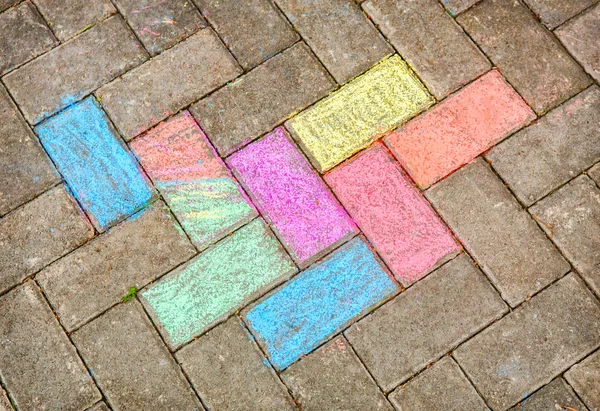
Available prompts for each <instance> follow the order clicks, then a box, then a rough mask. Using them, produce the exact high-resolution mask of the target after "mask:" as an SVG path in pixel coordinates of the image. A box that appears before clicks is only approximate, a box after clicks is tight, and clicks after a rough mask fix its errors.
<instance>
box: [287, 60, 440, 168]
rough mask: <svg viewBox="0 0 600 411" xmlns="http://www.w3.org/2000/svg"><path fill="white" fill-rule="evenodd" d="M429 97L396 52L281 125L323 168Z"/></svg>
mask: <svg viewBox="0 0 600 411" xmlns="http://www.w3.org/2000/svg"><path fill="white" fill-rule="evenodd" d="M433 102H434V100H433V98H432V97H431V95H430V94H429V93H428V91H427V89H426V88H425V86H423V84H421V82H420V81H419V80H418V78H417V77H416V76H415V74H414V73H413V72H412V71H411V70H410V68H409V67H408V65H407V64H406V63H405V62H404V61H402V59H401V58H400V57H399V56H397V55H394V56H392V57H390V58H388V59H386V60H384V61H383V62H381V63H379V64H378V65H376V66H375V67H373V68H372V69H371V70H369V71H368V72H366V73H365V74H363V75H362V76H359V77H357V78H356V79H354V80H352V81H351V82H350V83H348V84H347V85H345V86H343V87H342V88H341V89H340V90H338V91H337V92H335V93H333V94H332V95H331V96H329V97H327V98H326V99H324V100H322V101H320V102H318V103H317V104H315V105H314V106H313V107H311V108H309V109H308V110H306V111H304V112H302V113H300V114H299V115H297V116H296V117H294V118H292V119H291V120H289V121H287V122H286V124H285V125H286V128H287V129H288V130H289V131H290V132H291V134H292V135H293V136H294V138H295V139H296V140H297V141H298V142H299V144H300V146H301V147H302V148H303V149H304V150H305V152H306V153H307V155H308V156H309V158H310V160H311V162H312V163H313V165H314V166H315V167H316V168H317V169H318V170H319V171H321V172H323V171H326V170H329V169H330V168H332V167H334V166H336V165H337V164H339V163H341V162H342V161H344V160H345V159H347V158H348V157H350V156H351V155H352V154H354V153H356V152H358V151H359V150H361V149H363V148H365V147H366V146H368V145H369V144H370V143H372V142H373V141H374V140H376V139H377V138H378V137H380V136H382V135H383V134H385V133H387V132H389V131H390V130H392V129H394V128H395V127H397V126H398V125H400V124H402V123H403V122H404V121H406V120H408V119H409V118H411V117H413V116H415V115H416V114H418V113H419V112H421V111H422V110H424V109H426V108H427V107H429V106H430V105H431V104H433Z"/></svg>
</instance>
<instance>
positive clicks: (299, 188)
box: [228, 128, 358, 266]
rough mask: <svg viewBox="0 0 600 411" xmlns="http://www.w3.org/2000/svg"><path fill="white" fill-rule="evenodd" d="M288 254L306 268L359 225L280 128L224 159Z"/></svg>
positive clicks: (347, 236)
mask: <svg viewBox="0 0 600 411" xmlns="http://www.w3.org/2000/svg"><path fill="white" fill-rule="evenodd" d="M228 163H229V165H230V166H231V167H232V168H233V171H234V173H235V174H236V176H237V177H238V178H239V180H240V181H241V182H242V184H244V186H245V187H247V189H248V192H249V194H250V195H251V196H252V197H253V199H254V201H255V203H256V204H257V206H258V208H259V209H260V211H261V214H262V215H263V216H264V217H265V218H266V219H267V221H269V222H270V223H271V225H272V226H273V229H274V231H275V234H276V235H277V236H278V237H279V238H280V239H281V242H282V243H283V245H284V246H285V247H286V248H287V250H288V251H289V252H290V255H291V256H292V258H293V259H294V261H296V262H297V263H298V264H299V265H300V266H307V265H309V264H310V263H312V262H313V261H315V260H316V259H318V258H319V257H322V256H323V255H324V254H326V253H327V252H329V251H330V250H332V249H333V248H335V247H336V245H339V244H341V243H342V242H344V241H346V240H347V239H348V238H349V237H351V236H353V235H354V234H356V233H357V231H358V229H357V228H356V225H355V224H354V223H353V222H352V220H351V219H350V217H349V216H348V214H347V213H346V211H345V210H344V209H343V207H342V206H341V205H340V203H339V202H338V201H337V200H336V199H335V197H334V196H333V195H332V194H331V192H330V191H329V190H328V189H327V186H326V185H325V183H323V180H321V178H320V177H319V175H318V174H317V173H316V172H315V171H314V170H313V169H312V167H311V166H310V164H309V163H308V161H306V159H305V158H304V157H303V156H302V154H300V152H299V151H298V149H297V148H296V146H294V144H293V143H291V142H290V140H289V139H288V137H287V136H286V134H285V132H284V130H283V128H278V129H276V130H275V131H274V132H273V133H271V134H269V135H267V136H265V137H263V138H262V139H260V140H258V141H256V142H254V143H252V144H250V145H249V146H247V147H245V148H243V149H242V150H241V151H238V152H237V153H235V154H234V155H232V156H231V157H229V160H228Z"/></svg>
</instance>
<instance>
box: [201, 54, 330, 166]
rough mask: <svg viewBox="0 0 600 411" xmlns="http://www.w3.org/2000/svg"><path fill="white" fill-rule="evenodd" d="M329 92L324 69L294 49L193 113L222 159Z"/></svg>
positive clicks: (206, 102)
mask: <svg viewBox="0 0 600 411" xmlns="http://www.w3.org/2000/svg"><path fill="white" fill-rule="evenodd" d="M334 87H335V82H334V81H333V79H332V78H331V77H330V76H329V74H327V72H326V71H325V69H324V68H323V66H321V64H320V63H319V61H318V60H317V59H316V58H315V56H314V55H313V54H312V53H311V52H310V51H309V49H308V48H307V47H306V45H305V44H303V43H299V44H296V45H295V46H293V47H291V48H289V49H287V50H286V51H284V52H283V53H281V54H279V55H277V56H275V57H273V58H272V59H269V60H268V61H267V62H265V63H264V64H262V65H260V66H259V67H256V68H255V69H254V70H252V71H251V72H249V73H248V74H245V75H244V76H242V77H241V78H240V79H238V80H237V81H235V82H233V83H231V84H228V85H227V86H226V87H223V88H222V89H220V90H218V91H216V92H215V93H213V94H211V95H210V96H209V97H207V98H205V99H203V100H201V101H200V102H199V103H197V104H196V105H194V106H192V113H193V114H194V117H195V118H196V120H198V122H199V123H200V127H202V130H204V131H205V132H206V134H207V136H208V138H209V139H210V141H211V142H212V143H213V145H214V146H215V148H216V149H217V151H218V152H219V154H221V155H222V156H226V155H228V154H230V153H231V152H232V151H233V150H234V149H236V148H237V147H240V146H242V145H244V144H247V143H249V142H250V141H252V140H253V139H255V138H256V137H258V136H260V135H261V134H264V133H266V132H267V131H270V130H271V129H273V128H274V127H275V126H276V125H278V124H279V123H281V122H282V121H284V120H285V119H287V118H288V117H289V116H291V115H292V114H294V113H295V112H298V111H300V110H302V109H304V108H305V107H307V106H309V105H310V104H312V103H314V102H315V101H316V100H318V99H320V98H321V97H324V96H326V95H327V94H328V93H329V92H330V91H332V90H333V89H334Z"/></svg>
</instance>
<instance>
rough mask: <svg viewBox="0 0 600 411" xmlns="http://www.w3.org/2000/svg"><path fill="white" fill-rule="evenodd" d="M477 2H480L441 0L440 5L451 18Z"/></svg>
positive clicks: (477, 0) (475, 0)
mask: <svg viewBox="0 0 600 411" xmlns="http://www.w3.org/2000/svg"><path fill="white" fill-rule="evenodd" d="M479 1H480V0H442V4H443V5H444V7H446V10H448V12H449V13H450V14H451V15H452V16H456V15H457V14H459V13H462V12H463V11H465V10H466V9H468V8H469V7H471V6H473V5H474V4H476V3H478V2H479Z"/></svg>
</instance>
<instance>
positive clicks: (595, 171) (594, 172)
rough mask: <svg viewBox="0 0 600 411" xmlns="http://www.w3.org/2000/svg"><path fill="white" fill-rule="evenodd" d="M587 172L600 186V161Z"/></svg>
mask: <svg viewBox="0 0 600 411" xmlns="http://www.w3.org/2000/svg"><path fill="white" fill-rule="evenodd" d="M587 174H588V175H589V176H590V177H591V179H592V180H594V181H595V182H596V184H598V186H600V163H598V164H596V165H595V166H594V167H592V168H590V169H589V170H588V171H587Z"/></svg>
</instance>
